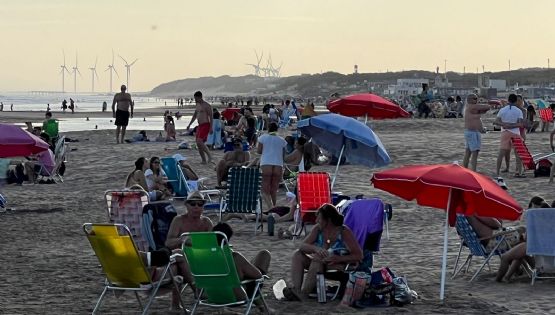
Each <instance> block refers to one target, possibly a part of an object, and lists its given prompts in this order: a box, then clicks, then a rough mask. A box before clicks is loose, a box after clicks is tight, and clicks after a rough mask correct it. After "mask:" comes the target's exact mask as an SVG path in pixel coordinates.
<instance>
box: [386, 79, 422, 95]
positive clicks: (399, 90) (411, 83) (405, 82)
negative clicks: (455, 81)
mask: <svg viewBox="0 0 555 315" xmlns="http://www.w3.org/2000/svg"><path fill="white" fill-rule="evenodd" d="M422 84H430V82H429V80H428V79H397V84H396V85H393V86H389V87H388V90H389V92H393V93H392V94H394V95H395V97H399V96H409V95H417V94H419V93H420V92H422Z"/></svg>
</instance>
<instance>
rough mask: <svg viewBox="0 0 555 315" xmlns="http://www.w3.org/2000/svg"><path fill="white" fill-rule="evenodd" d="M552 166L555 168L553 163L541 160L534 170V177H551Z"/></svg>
mask: <svg viewBox="0 0 555 315" xmlns="http://www.w3.org/2000/svg"><path fill="white" fill-rule="evenodd" d="M551 166H553V163H551V161H549V160H548V159H541V160H539V161H538V164H537V166H536V169H535V170H534V177H549V175H550V174H551Z"/></svg>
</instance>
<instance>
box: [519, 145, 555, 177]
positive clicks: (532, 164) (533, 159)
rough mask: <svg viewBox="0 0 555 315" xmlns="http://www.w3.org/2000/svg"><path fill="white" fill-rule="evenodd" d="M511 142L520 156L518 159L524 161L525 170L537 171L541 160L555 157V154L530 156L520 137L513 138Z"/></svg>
mask: <svg viewBox="0 0 555 315" xmlns="http://www.w3.org/2000/svg"><path fill="white" fill-rule="evenodd" d="M511 142H512V144H513V146H514V148H515V152H516V154H518V157H520V159H521V160H522V164H523V165H524V169H525V170H535V169H536V167H537V164H538V162H539V161H540V160H542V159H547V158H549V157H551V156H553V155H555V153H544V154H542V153H538V154H534V155H532V154H530V151H529V150H528V147H527V146H526V144H525V143H524V141H522V138H520V137H513V138H511Z"/></svg>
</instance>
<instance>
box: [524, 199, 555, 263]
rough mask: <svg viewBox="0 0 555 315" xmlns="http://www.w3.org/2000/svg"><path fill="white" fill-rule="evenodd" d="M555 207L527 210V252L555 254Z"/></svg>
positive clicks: (529, 253) (531, 253) (532, 253)
mask: <svg viewBox="0 0 555 315" xmlns="http://www.w3.org/2000/svg"><path fill="white" fill-rule="evenodd" d="M553 240H555V209H549V208H542V209H528V210H526V253H527V254H528V255H544V256H555V242H554V241H553Z"/></svg>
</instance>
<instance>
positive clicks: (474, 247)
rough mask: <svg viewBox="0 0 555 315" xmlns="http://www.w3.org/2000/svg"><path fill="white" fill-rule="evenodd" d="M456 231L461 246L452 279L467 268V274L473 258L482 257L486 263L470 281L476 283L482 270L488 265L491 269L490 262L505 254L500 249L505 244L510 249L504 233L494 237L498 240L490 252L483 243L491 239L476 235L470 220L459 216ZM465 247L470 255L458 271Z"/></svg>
mask: <svg viewBox="0 0 555 315" xmlns="http://www.w3.org/2000/svg"><path fill="white" fill-rule="evenodd" d="M456 229H457V233H458V234H459V237H460V242H461V245H460V247H459V253H458V255H457V259H456V260H455V267H454V269H453V276H452V279H454V278H455V277H456V276H457V275H458V274H459V273H460V272H461V270H462V269H463V268H464V267H465V266H466V270H465V272H467V271H468V268H469V267H470V264H471V263H472V257H474V256H476V257H482V258H483V259H484V262H483V263H482V265H481V266H480V268H479V269H478V270H477V271H476V273H475V274H474V275H473V276H472V278H471V279H470V281H471V282H472V281H474V279H475V278H476V277H477V276H478V274H479V273H480V272H481V271H482V269H484V267H485V266H486V265H488V267H489V261H490V259H491V258H492V257H493V256H494V255H497V256H499V257H501V254H503V253H504V252H505V251H502V250H500V249H499V248H500V246H501V244H502V243H503V242H505V243H506V248H510V245H509V243H507V241H506V240H505V236H504V235H503V234H502V233H498V234H497V235H495V236H493V237H495V238H496V240H497V243H496V245H495V247H494V248H493V249H492V250H491V251H488V250H487V249H486V247H485V246H484V244H482V241H485V240H489V239H490V238H486V239H483V238H482V239H481V238H479V237H478V234H476V231H474V228H473V227H472V225H470V222H468V219H467V218H466V217H465V216H462V215H457V221H456ZM509 232H512V231H509ZM493 237H491V238H493ZM464 246H466V247H468V250H469V251H470V253H469V254H468V256H467V258H466V260H465V261H464V263H463V264H462V265H461V266H460V268H459V269H457V266H458V264H459V259H460V257H461V252H462V249H463V247H464ZM490 269H491V268H490Z"/></svg>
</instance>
